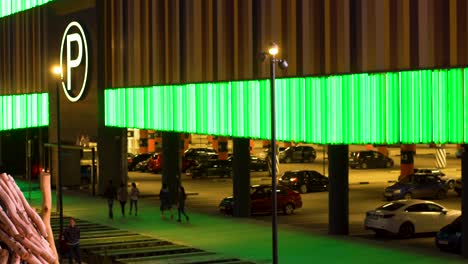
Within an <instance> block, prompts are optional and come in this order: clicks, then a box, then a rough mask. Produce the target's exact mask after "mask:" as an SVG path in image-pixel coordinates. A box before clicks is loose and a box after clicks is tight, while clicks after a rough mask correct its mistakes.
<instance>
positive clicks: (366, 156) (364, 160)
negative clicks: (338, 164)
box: [349, 150, 394, 169]
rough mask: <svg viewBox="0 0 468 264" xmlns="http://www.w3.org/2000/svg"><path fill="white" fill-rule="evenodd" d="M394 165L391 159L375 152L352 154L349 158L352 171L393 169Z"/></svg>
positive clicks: (365, 151)
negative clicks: (358, 169)
mask: <svg viewBox="0 0 468 264" xmlns="http://www.w3.org/2000/svg"><path fill="white" fill-rule="evenodd" d="M393 164H394V162H393V160H392V159H391V158H389V157H386V156H384V155H383V154H382V153H380V152H377V151H373V150H363V151H356V152H351V154H350V157H349V167H351V168H352V169H356V168H360V169H369V168H391V167H393Z"/></svg>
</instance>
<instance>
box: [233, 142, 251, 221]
mask: <svg viewBox="0 0 468 264" xmlns="http://www.w3.org/2000/svg"><path fill="white" fill-rule="evenodd" d="M233 149H234V150H233V151H234V153H233V154H234V157H233V166H232V167H233V173H234V175H233V177H232V183H233V186H232V187H233V194H234V211H233V215H234V216H237V217H248V216H250V169H249V163H250V151H249V149H250V140H249V139H247V138H234V139H233Z"/></svg>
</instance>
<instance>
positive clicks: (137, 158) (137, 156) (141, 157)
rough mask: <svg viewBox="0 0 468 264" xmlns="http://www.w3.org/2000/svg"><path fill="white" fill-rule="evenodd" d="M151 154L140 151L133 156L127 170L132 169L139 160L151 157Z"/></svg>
mask: <svg viewBox="0 0 468 264" xmlns="http://www.w3.org/2000/svg"><path fill="white" fill-rule="evenodd" d="M151 155H153V153H141V154H138V155H136V156H135V157H133V159H132V162H131V163H130V164H128V170H129V171H134V170H135V167H136V165H137V164H138V163H139V162H140V161H144V160H147V159H149V158H150V157H151Z"/></svg>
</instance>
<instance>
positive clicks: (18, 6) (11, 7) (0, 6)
mask: <svg viewBox="0 0 468 264" xmlns="http://www.w3.org/2000/svg"><path fill="white" fill-rule="evenodd" d="M52 1H54V0H0V18H2V17H6V16H9V15H12V14H14V13H18V12H21V11H25V10H28V9H31V8H34V7H37V6H40V5H43V4H46V3H48V2H52Z"/></svg>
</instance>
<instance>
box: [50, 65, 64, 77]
mask: <svg viewBox="0 0 468 264" xmlns="http://www.w3.org/2000/svg"><path fill="white" fill-rule="evenodd" d="M52 73H53V74H54V75H56V76H60V75H62V68H60V66H54V67H53V68H52Z"/></svg>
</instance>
